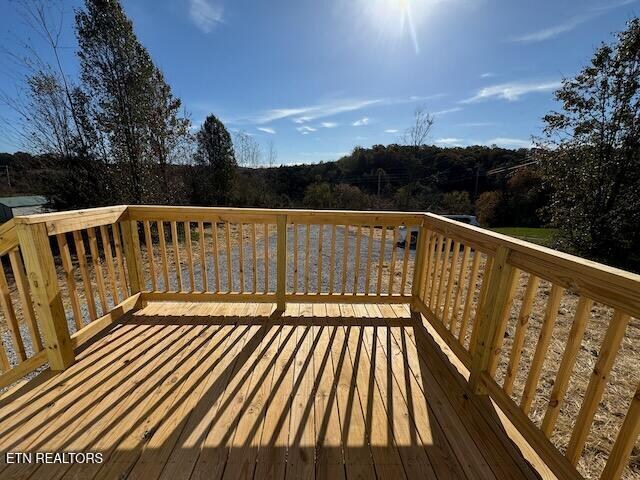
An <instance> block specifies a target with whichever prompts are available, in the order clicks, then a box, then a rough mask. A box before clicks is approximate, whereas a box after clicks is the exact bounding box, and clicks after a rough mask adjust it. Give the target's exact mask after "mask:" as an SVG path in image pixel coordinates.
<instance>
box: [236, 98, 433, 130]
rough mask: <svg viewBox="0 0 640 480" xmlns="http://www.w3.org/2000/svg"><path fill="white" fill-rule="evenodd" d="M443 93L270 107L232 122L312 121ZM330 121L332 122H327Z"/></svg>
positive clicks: (409, 101)
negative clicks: (288, 119)
mask: <svg viewBox="0 0 640 480" xmlns="http://www.w3.org/2000/svg"><path fill="white" fill-rule="evenodd" d="M442 95H443V94H437V95H431V96H421V97H418V96H415V95H414V96H411V97H388V98H371V99H340V100H331V101H327V102H323V103H317V104H314V105H307V106H302V107H291V108H272V109H269V110H264V111H262V112H258V113H255V114H250V115H248V116H247V117H244V118H239V119H236V120H235V121H233V122H232V123H240V124H243V123H244V124H246V123H253V124H258V125H261V124H265V123H269V122H273V121H276V120H283V119H287V118H290V119H292V120H293V122H294V123H298V124H304V123H308V122H312V121H314V120H320V119H323V118H327V117H331V116H334V115H338V114H341V113H347V112H355V111H358V110H362V109H364V108H367V107H373V106H376V107H378V106H384V105H401V104H407V103H415V102H419V101H424V100H427V99H430V98H437V97H440V96H442ZM328 123H332V122H328Z"/></svg>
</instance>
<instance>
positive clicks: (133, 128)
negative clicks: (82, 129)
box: [76, 0, 188, 203]
mask: <svg viewBox="0 0 640 480" xmlns="http://www.w3.org/2000/svg"><path fill="white" fill-rule="evenodd" d="M76 31H77V37H78V45H79V51H78V57H79V59H80V71H81V79H82V83H83V88H85V89H86V91H87V92H88V94H89V97H90V98H91V100H92V109H91V111H92V112H93V118H94V124H95V128H96V131H97V136H98V137H99V138H100V140H101V144H102V145H103V146H104V148H105V149H106V150H107V151H106V154H105V156H106V159H107V161H109V162H110V163H113V164H114V167H115V168H113V169H112V172H113V173H114V174H116V175H117V179H116V189H115V192H114V193H116V194H117V195H118V198H114V199H113V200H114V201H117V202H125V203H143V202H155V201H162V200H166V195H167V193H168V192H167V191H166V190H167V187H168V184H167V176H166V172H164V175H163V174H162V172H158V169H157V168H155V166H156V165H158V164H160V165H166V163H167V161H168V159H169V156H170V152H171V150H172V149H173V148H174V147H175V146H176V144H177V143H178V142H179V139H180V138H183V137H184V136H185V135H186V133H187V130H188V121H186V120H185V119H181V118H179V116H178V111H179V108H180V101H179V100H177V99H175V98H174V97H173V95H172V93H171V89H170V87H169V86H168V85H167V84H166V82H165V81H164V78H163V76H162V74H161V73H160V71H159V70H158V69H157V68H156V66H155V65H154V64H153V61H152V60H151V57H150V55H149V52H147V50H146V49H145V48H144V47H143V46H142V45H141V44H140V42H139V41H138V39H137V38H136V35H135V33H134V32H133V25H132V23H131V21H130V20H129V19H128V18H127V16H126V15H125V13H124V11H123V10H122V7H121V5H120V2H119V1H118V0H85V7H84V9H81V10H78V11H76ZM159 173H160V175H159ZM162 177H164V178H162ZM163 180H164V181H163Z"/></svg>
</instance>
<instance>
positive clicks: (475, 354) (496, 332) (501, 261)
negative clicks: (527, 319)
mask: <svg viewBox="0 0 640 480" xmlns="http://www.w3.org/2000/svg"><path fill="white" fill-rule="evenodd" d="M509 253H510V250H509V249H508V248H506V247H498V249H497V251H496V256H495V259H494V261H493V267H492V268H491V273H490V276H489V279H488V280H489V284H488V286H487V292H486V295H485V297H484V299H482V301H481V305H480V308H479V311H478V313H477V315H476V318H477V320H476V326H475V328H477V329H478V332H477V335H475V339H476V341H475V345H471V352H472V362H471V376H470V377H469V383H470V384H471V388H472V389H473V391H474V393H476V394H481V395H482V394H486V389H485V388H484V387H483V385H482V382H481V375H482V373H484V372H488V371H490V370H491V367H490V366H491V364H492V362H493V361H494V358H495V356H496V355H498V353H499V352H498V345H499V344H501V338H500V337H502V336H503V335H504V329H505V328H506V325H505V321H504V320H505V318H506V315H507V314H508V309H509V307H510V306H511V301H512V300H513V293H514V287H515V283H516V280H517V278H516V273H517V269H516V268H514V267H513V266H512V265H511V264H509V263H508V259H509Z"/></svg>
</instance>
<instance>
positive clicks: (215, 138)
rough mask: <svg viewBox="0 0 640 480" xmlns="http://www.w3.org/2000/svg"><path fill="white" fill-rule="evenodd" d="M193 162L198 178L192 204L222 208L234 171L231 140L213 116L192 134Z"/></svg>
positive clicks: (228, 192)
mask: <svg viewBox="0 0 640 480" xmlns="http://www.w3.org/2000/svg"><path fill="white" fill-rule="evenodd" d="M196 140H197V151H196V155H195V160H196V163H197V165H198V166H199V167H200V172H201V174H202V175H200V176H199V178H198V179H197V181H196V184H195V185H194V187H195V188H194V190H195V191H194V194H195V197H196V198H195V199H194V200H195V201H196V202H197V203H201V204H207V205H226V204H228V203H229V202H230V200H231V190H232V187H233V180H234V177H235V172H236V168H237V166H238V165H237V162H236V158H235V155H234V151H233V143H232V142H231V136H230V135H229V132H228V131H227V129H226V128H225V126H224V124H223V123H222V122H221V121H220V120H218V119H217V118H216V117H215V115H209V116H208V117H207V118H206V120H205V121H204V123H203V124H202V127H201V128H200V131H198V133H197V134H196Z"/></svg>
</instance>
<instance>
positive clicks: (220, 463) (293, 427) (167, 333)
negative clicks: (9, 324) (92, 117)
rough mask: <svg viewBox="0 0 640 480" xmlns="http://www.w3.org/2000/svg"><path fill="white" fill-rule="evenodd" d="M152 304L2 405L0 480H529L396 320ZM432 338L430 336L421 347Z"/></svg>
mask: <svg viewBox="0 0 640 480" xmlns="http://www.w3.org/2000/svg"><path fill="white" fill-rule="evenodd" d="M274 310H275V306H274V305H258V304H214V303H211V304H206V303H203V304H188V303H151V304H149V305H148V306H146V307H145V308H143V309H142V310H140V311H138V312H136V313H135V314H133V315H132V316H131V317H130V318H129V319H128V320H127V321H126V322H124V323H123V324H119V325H116V326H114V327H113V328H112V329H111V331H109V332H107V333H106V334H104V335H102V336H101V337H100V338H98V339H97V340H95V341H94V342H93V343H91V344H90V345H89V346H87V347H86V348H85V349H84V351H82V352H81V353H80V354H78V357H77V362H76V363H75V364H74V365H73V366H72V367H70V368H69V369H68V370H66V371H65V372H62V373H60V374H58V375H53V374H51V372H48V371H45V372H43V373H41V374H40V377H38V378H36V379H34V380H32V381H30V382H26V383H24V384H22V385H21V386H20V387H18V388H17V389H15V390H13V391H11V392H10V393H9V394H7V395H4V396H3V397H2V398H0V450H2V451H20V452H36V451H47V452H52V451H53V452H56V451H57V452H63V451H66V452H100V453H102V454H103V455H104V458H105V461H104V463H102V464H98V465H95V464H77V463H76V464H53V465H42V464H6V463H5V458H4V457H3V458H2V462H3V463H0V476H1V477H2V478H32V479H45V478H46V479H57V478H67V479H98V478H99V479H111V478H120V479H125V478H128V479H143V478H144V479H155V478H163V479H167V480H169V479H170V480H192V479H193V480H195V479H204V478H206V479H212V478H213V479H215V478H233V479H235V478H246V479H251V478H256V479H261V478H274V479H277V478H281V479H288V478H318V479H320V478H331V479H340V478H363V479H365V478H378V479H384V478H391V479H392V480H399V479H401V478H409V479H413V478H451V479H454V478H455V479H457V478H469V479H472V478H478V479H480V478H483V479H484V478H489V479H490V478H495V479H498V478H500V479H502V478H539V475H538V474H537V472H536V470H535V469H534V468H533V467H532V466H531V465H530V464H529V463H527V462H526V461H525V460H524V458H523V457H522V456H521V454H520V452H519V450H518V449H517V448H516V447H515V446H514V445H513V444H512V443H511V441H510V439H509V436H508V434H507V433H506V432H505V431H504V430H501V428H500V426H499V425H498V424H497V422H496V423H495V424H492V418H493V417H494V416H497V415H496V413H495V412H481V411H479V409H480V408H481V406H479V404H478V403H473V402H470V401H469V400H468V398H469V397H468V396H469V392H468V390H467V389H466V383H465V379H464V378H463V377H462V376H461V375H460V374H459V373H458V372H457V370H456V369H455V368H454V367H452V365H451V364H450V363H449V362H448V361H447V357H446V352H443V351H442V350H440V349H441V344H440V343H438V342H437V341H436V340H435V339H434V338H433V337H432V336H431V334H432V332H431V331H430V330H428V328H426V327H425V326H423V325H422V324H421V323H420V322H417V321H416V320H415V319H414V318H411V316H410V313H409V311H408V309H407V308H406V307H404V306H390V305H366V306H365V305H324V304H313V305H310V304H301V305H297V304H293V305H287V310H286V311H285V312H284V313H283V314H282V315H277V314H275V313H274ZM430 332H431V333H430Z"/></svg>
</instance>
